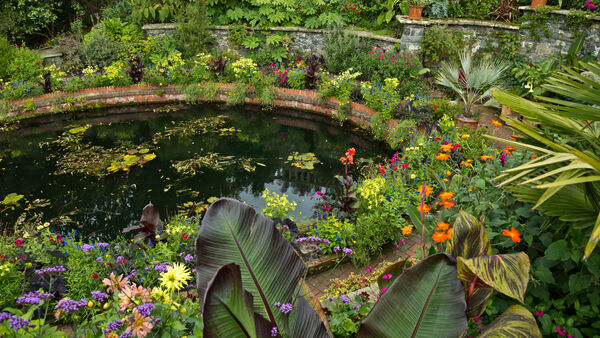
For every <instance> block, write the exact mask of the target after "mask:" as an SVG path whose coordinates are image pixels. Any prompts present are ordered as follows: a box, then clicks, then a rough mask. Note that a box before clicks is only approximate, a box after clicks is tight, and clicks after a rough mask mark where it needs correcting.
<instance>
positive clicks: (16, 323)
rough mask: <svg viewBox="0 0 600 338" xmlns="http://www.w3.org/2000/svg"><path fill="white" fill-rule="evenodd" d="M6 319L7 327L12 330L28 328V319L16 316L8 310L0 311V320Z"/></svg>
mask: <svg viewBox="0 0 600 338" xmlns="http://www.w3.org/2000/svg"><path fill="white" fill-rule="evenodd" d="M5 320H8V322H9V324H8V327H9V328H11V329H13V330H19V329H25V330H27V329H28V328H29V321H28V320H27V319H23V318H21V317H17V316H15V315H12V314H10V313H8V312H0V322H3V321H5Z"/></svg>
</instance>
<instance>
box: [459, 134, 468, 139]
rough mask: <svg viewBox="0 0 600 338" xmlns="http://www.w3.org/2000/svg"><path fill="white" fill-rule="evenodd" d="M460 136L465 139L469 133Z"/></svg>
mask: <svg viewBox="0 0 600 338" xmlns="http://www.w3.org/2000/svg"><path fill="white" fill-rule="evenodd" d="M460 138H462V139H463V140H464V139H467V138H469V134H462V135H460Z"/></svg>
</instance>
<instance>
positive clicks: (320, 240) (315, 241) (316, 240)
mask: <svg viewBox="0 0 600 338" xmlns="http://www.w3.org/2000/svg"><path fill="white" fill-rule="evenodd" d="M308 240H309V241H311V242H313V243H320V242H322V239H320V238H319V237H315V236H310V237H308Z"/></svg>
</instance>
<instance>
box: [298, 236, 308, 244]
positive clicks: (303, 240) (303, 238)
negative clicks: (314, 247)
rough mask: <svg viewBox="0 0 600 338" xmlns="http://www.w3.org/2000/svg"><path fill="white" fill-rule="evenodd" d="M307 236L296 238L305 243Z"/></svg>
mask: <svg viewBox="0 0 600 338" xmlns="http://www.w3.org/2000/svg"><path fill="white" fill-rule="evenodd" d="M306 241H307V238H306V237H298V239H297V240H296V243H303V242H306Z"/></svg>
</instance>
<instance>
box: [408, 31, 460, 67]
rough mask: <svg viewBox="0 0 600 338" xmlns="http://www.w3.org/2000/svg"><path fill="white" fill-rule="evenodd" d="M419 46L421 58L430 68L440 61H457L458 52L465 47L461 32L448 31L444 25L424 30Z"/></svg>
mask: <svg viewBox="0 0 600 338" xmlns="http://www.w3.org/2000/svg"><path fill="white" fill-rule="evenodd" d="M419 44H420V46H421V51H420V55H421V58H423V62H424V63H425V64H426V65H428V66H430V67H431V66H437V65H438V64H439V63H440V62H442V61H454V60H458V54H459V52H460V51H461V50H462V49H464V47H465V45H466V44H465V42H464V37H463V33H462V32H454V31H450V30H449V29H448V26H445V25H444V26H438V25H434V26H431V27H427V28H425V32H424V34H423V37H422V38H421V41H420V42H419Z"/></svg>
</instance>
